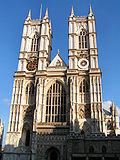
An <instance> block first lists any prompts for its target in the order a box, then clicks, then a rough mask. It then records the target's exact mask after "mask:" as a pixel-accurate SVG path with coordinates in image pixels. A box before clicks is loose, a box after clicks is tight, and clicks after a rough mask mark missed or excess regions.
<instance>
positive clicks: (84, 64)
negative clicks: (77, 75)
mask: <svg viewBox="0 0 120 160" xmlns="http://www.w3.org/2000/svg"><path fill="white" fill-rule="evenodd" d="M88 65H89V62H88V60H87V59H85V58H82V59H80V60H79V67H80V68H82V69H85V68H87V67H88Z"/></svg>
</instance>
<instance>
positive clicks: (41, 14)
mask: <svg viewBox="0 0 120 160" xmlns="http://www.w3.org/2000/svg"><path fill="white" fill-rule="evenodd" d="M41 16H42V3H41V8H40V20H41Z"/></svg>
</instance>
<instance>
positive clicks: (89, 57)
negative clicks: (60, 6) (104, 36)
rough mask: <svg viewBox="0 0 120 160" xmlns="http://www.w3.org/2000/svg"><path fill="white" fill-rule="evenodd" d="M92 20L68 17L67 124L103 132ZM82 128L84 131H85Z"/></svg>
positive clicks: (72, 13) (99, 70) (90, 13)
mask: <svg viewBox="0 0 120 160" xmlns="http://www.w3.org/2000/svg"><path fill="white" fill-rule="evenodd" d="M97 51H98V49H97V44H96V31H95V18H94V14H93V12H92V9H91V6H90V11H89V14H88V16H87V17H85V16H84V17H82V16H81V17H76V16H75V15H74V12H73V7H72V10H71V15H70V17H69V70H68V72H69V74H70V76H69V77H70V79H71V80H70V81H71V83H70V84H71V85H70V88H71V89H70V91H71V93H70V95H71V96H70V102H71V106H72V107H71V112H72V113H71V115H72V116H71V123H73V126H74V129H75V130H76V129H78V130H79V129H82V128H83V126H84V131H85V130H86V131H87V132H89V131H90V132H103V130H104V124H103V111H102V91H101V75H102V74H101V69H100V68H99V67H98V53H97ZM85 128H86V129H85Z"/></svg>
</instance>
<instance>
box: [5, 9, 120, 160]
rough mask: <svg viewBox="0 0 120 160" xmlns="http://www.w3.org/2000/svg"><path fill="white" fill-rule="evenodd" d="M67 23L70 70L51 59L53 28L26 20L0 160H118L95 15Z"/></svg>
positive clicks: (119, 147)
mask: <svg viewBox="0 0 120 160" xmlns="http://www.w3.org/2000/svg"><path fill="white" fill-rule="evenodd" d="M68 24H69V33H68V37H69V48H68V59H69V66H67V65H66V63H65V62H64V60H63V59H62V58H61V56H60V51H59V50H58V51H57V53H56V56H55V58H54V59H53V60H52V61H51V50H52V27H51V21H50V20H49V17H48V9H46V13H45V15H44V17H43V19H39V20H32V19H31V11H29V14H28V17H27V18H26V19H25V23H24V29H23V35H22V40H21V49H20V54H19V64H18V70H17V71H16V72H15V75H14V85H13V94H12V101H11V110H10V117H9V126H8V132H7V136H6V144H5V148H4V152H3V160H120V128H119V116H118V111H117V108H116V106H115V105H114V102H112V105H111V107H110V110H109V111H107V110H105V109H103V103H102V89H101V76H102V72H101V69H100V68H99V66H98V53H97V51H98V49H97V43H96V30H95V17H94V14H93V12H92V9H91V6H90V10H89V13H88V16H87V17H86V16H84V17H82V16H81V17H79V16H78V17H76V16H75V15H74V11H73V7H72V10H71V13H70V16H69V20H68Z"/></svg>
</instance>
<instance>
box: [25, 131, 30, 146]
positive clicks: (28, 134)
mask: <svg viewBox="0 0 120 160" xmlns="http://www.w3.org/2000/svg"><path fill="white" fill-rule="evenodd" d="M29 145H30V130H27V131H26V139H25V146H29Z"/></svg>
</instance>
